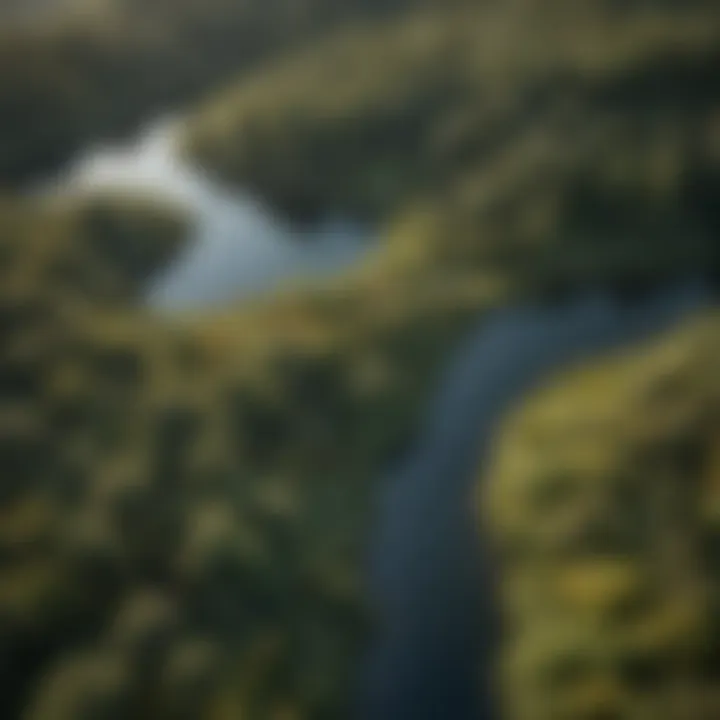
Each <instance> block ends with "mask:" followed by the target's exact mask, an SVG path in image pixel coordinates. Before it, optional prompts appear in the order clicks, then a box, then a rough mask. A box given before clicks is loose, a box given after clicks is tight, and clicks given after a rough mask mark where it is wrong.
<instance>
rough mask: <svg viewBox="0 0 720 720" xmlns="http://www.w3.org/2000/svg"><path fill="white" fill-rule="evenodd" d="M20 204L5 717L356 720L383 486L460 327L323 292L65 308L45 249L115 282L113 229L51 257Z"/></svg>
mask: <svg viewBox="0 0 720 720" xmlns="http://www.w3.org/2000/svg"><path fill="white" fill-rule="evenodd" d="M14 209H15V219H16V224H15V225H14V226H13V227H12V228H11V230H12V232H11V233H9V234H8V235H7V237H6V244H5V247H7V248H10V249H11V250H12V251H13V252H12V255H13V256H14V258H15V264H8V265H6V266H5V271H6V273H7V274H6V275H5V276H4V278H3V280H10V281H11V283H10V284H8V285H6V284H5V283H3V285H2V287H3V293H2V294H0V325H1V327H2V332H3V337H2V343H3V353H2V357H1V362H0V397H1V398H2V417H0V423H1V425H2V434H1V435H0V436H1V437H2V442H0V468H1V469H2V471H1V473H0V546H1V547H2V553H1V554H0V634H1V635H2V638H3V643H2V648H3V650H2V652H3V653H4V658H6V659H7V661H8V663H9V666H10V667H11V668H12V669H11V671H9V672H8V674H7V675H6V678H5V679H4V680H3V683H2V690H3V698H4V699H3V707H4V711H5V712H6V713H7V715H8V716H9V717H15V716H20V717H27V718H29V719H30V720H52V719H53V718H55V719H56V720H76V718H97V717H106V716H107V714H108V713H109V714H110V715H111V716H116V715H118V716H120V717H138V718H140V717H147V718H188V720H190V719H193V720H195V718H212V719H214V718H218V719H219V720H224V719H225V718H227V719H228V720H229V719H230V718H237V717H252V718H258V719H262V718H337V717H343V716H344V713H345V708H346V703H347V702H348V700H349V698H350V687H351V686H350V681H351V679H352V671H353V668H354V667H355V661H356V660H357V658H358V657H359V654H360V653H359V647H358V643H359V639H360V637H361V631H363V630H364V627H365V621H364V618H363V613H362V611H361V606H360V602H359V594H358V583H359V578H358V573H359V558H360V554H361V552H362V538H363V536H364V532H363V528H364V527H365V526H366V513H367V509H368V506H369V502H370V496H371V492H372V488H373V483H372V478H373V477H375V476H376V475H377V474H379V470H380V469H381V467H382V465H383V463H384V462H385V461H386V459H387V458H388V456H389V455H390V454H391V453H393V452H394V451H396V449H397V448H398V446H399V445H400V443H402V442H404V440H405V436H406V434H407V433H408V431H409V428H410V427H411V425H412V422H413V420H414V418H415V415H416V409H417V406H418V402H419V400H420V398H421V390H422V389H423V388H424V387H425V386H426V385H427V384H428V379H429V376H430V373H431V372H432V371H433V369H434V368H435V366H436V364H437V361H438V359H439V358H440V356H441V355H442V353H443V348H444V347H445V346H446V344H447V342H448V341H449V340H450V339H451V338H452V337H454V335H455V334H456V332H457V329H458V327H459V321H460V320H461V319H462V317H461V314H460V313H459V312H458V311H457V310H454V311H453V312H452V313H450V312H446V311H443V312H438V313H437V314H436V315H435V316H433V315H431V314H429V313H428V311H427V309H426V308H425V307H423V306H422V305H419V304H416V305H413V304H411V303H409V302H407V303H405V305H402V304H396V305H394V306H393V305H392V304H387V305H386V304H383V303H381V302H379V301H378V302H373V301H369V302H364V303H357V302H356V301H355V300H354V296H352V297H343V294H342V290H341V289H333V288H329V289H327V290H323V291H317V292H307V293H306V294H304V295H303V296H302V297H295V296H288V297H286V298H280V299H278V300H277V301H276V302H273V303H271V304H268V305H264V306H257V307H254V308H249V309H248V311H247V312H243V313H240V312H235V313H232V314H229V315H228V316H227V317H222V316H218V317H216V318H211V319H206V320H204V321H195V320H192V319H188V320H186V321H185V322H172V321H160V320H158V319H153V318H151V317H149V316H147V315H143V314H142V313H140V312H137V311H134V312H133V311H130V310H129V309H128V308H127V307H123V303H122V302H119V299H120V298H121V290H123V289H126V287H125V286H124V285H122V284H120V285H119V286H118V288H119V289H118V290H117V291H116V292H110V288H111V287H112V284H111V283H109V282H108V281H107V280H105V281H104V282H99V283H98V284H97V285H94V286H91V285H88V286H85V287H84V288H83V292H81V293H80V292H78V293H74V292H73V291H74V290H75V289H76V288H77V287H78V286H77V285H75V284H74V283H73V284H71V285H69V284H66V275H65V274H60V275H59V276H58V275H57V274H55V273H49V272H48V268H49V267H51V266H52V265H51V264H49V263H48V262H46V256H49V253H50V249H51V248H52V250H53V252H55V257H56V258H59V257H63V258H71V259H74V258H77V259H82V260H85V261H87V262H86V263H85V265H81V266H76V265H74V264H73V262H72V261H71V262H70V264H69V266H68V267H70V268H72V269H73V272H74V271H75V270H77V269H78V267H81V268H82V271H83V272H85V270H84V268H85V266H88V267H92V268H93V271H92V272H89V275H90V276H91V277H93V276H94V275H93V272H96V271H97V272H101V271H102V270H103V269H104V268H103V265H102V262H98V259H96V258H95V259H94V258H93V257H92V256H91V253H88V248H95V247H101V248H104V247H107V242H106V241H107V240H108V237H107V236H103V237H100V235H98V234H97V232H98V230H99V227H100V228H104V227H105V226H104V225H102V226H98V225H96V224H93V225H92V228H93V230H94V231H95V232H96V235H94V236H92V237H91V239H90V241H89V242H88V239H87V237H86V236H85V234H84V232H79V231H77V232H76V231H75V230H76V229H77V227H78V226H77V225H71V226H70V228H71V229H70V231H68V232H60V230H61V229H64V226H63V225H62V224H60V223H54V224H53V225H52V226H53V227H54V228H55V229H56V230H58V232H57V243H56V242H54V241H53V242H50V240H49V238H50V237H51V236H50V235H49V234H48V235H41V234H39V233H38V232H36V227H35V223H33V222H32V221H31V220H30V219H28V218H27V217H26V216H25V215H24V214H23V213H22V212H21V211H20V210H18V209H17V208H14ZM9 212H10V208H9V209H8V214H9ZM38 224H39V223H38ZM8 227H9V228H10V225H8ZM80 227H86V226H80ZM60 238H62V239H63V240H64V241H65V244H64V245H63V244H62V243H60ZM53 239H54V236H53ZM101 240H102V242H100V241H101ZM99 259H100V261H102V260H104V259H105V258H104V256H102V255H101V256H100V258H99ZM112 259H113V261H115V256H113V258H112ZM20 266H23V267H27V268H28V272H27V273H25V274H21V273H19V272H18V268H19V267H20ZM30 269H33V271H32V272H31V271H30ZM110 269H117V268H116V267H115V266H114V265H111V267H110ZM122 269H125V268H124V267H123V268H122ZM130 287H132V284H131V285H130ZM6 288H7V292H5V290H6ZM386 299H387V298H386ZM126 302H127V301H126ZM130 302H131V299H130ZM409 367H412V368H413V372H408V368H409ZM21 710H22V712H21Z"/></svg>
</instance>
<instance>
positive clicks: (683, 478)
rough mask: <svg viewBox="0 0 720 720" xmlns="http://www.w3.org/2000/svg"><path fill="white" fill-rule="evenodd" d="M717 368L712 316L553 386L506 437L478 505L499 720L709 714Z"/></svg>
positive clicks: (719, 678)
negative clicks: (500, 694)
mask: <svg viewBox="0 0 720 720" xmlns="http://www.w3.org/2000/svg"><path fill="white" fill-rule="evenodd" d="M719 357H720V322H719V319H718V317H717V316H716V315H713V316H710V317H707V318H703V319H699V320H697V321H696V322H694V323H692V324H690V325H689V326H688V327H686V328H683V329H682V330H681V331H679V332H675V333H673V334H671V335H670V336H669V337H667V338H665V339H664V340H663V341H662V342H660V343H657V342H655V343H654V344H652V345H648V346H646V347H644V348H642V349H641V350H637V351H632V352H629V353H625V354H624V355H620V356H618V357H614V358H611V359H609V360H607V361H605V362H602V363H599V364H596V365H595V366H594V367H590V368H587V369H582V370H580V371H576V372H573V373H571V374H570V376H569V377H565V378H562V379H560V380H559V381H555V382H553V383H552V385H551V386H550V387H546V388H545V389H543V390H542V391H541V392H539V393H537V394H535V395H534V396H533V397H532V398H531V399H530V400H529V402H528V403H527V404H526V405H525V407H524V408H523V409H522V411H520V412H519V413H517V414H516V415H515V416H513V417H511V419H510V420H509V422H508V423H507V426H506V427H505V430H504V432H503V435H502V442H501V445H500V447H499V450H498V456H497V459H496V466H495V468H494V469H493V470H491V471H490V472H489V474H488V477H487V478H485V479H484V480H483V481H482V482H483V484H484V487H485V488H486V491H484V492H483V493H482V494H481V496H482V500H481V504H482V505H483V507H484V510H483V513H482V514H483V517H484V519H485V522H486V524H488V525H489V526H490V528H491V533H490V534H491V535H492V536H493V539H494V543H495V548H496V551H497V555H498V558H499V560H500V563H501V577H502V581H501V584H502V589H503V594H502V599H503V608H504V609H505V616H506V626H507V628H508V633H507V637H508V640H507V642H506V646H505V649H504V658H503V663H502V680H503V686H504V690H505V710H506V714H505V717H507V718H509V719H512V720H566V719H567V720H586V719H590V718H600V717H602V718H606V717H607V718H622V719H623V720H636V719H637V720H640V719H642V720H645V718H657V720H685V719H686V718H693V720H712V719H713V718H716V717H718V715H719V714H720V694H719V693H718V686H719V685H720V675H719V673H720V664H718V659H719V658H720V656H719V655H718V650H719V648H720V634H719V630H720V626H718V618H720V605H718V601H719V600H720V555H718V549H719V548H720V545H718V538H720V535H719V534H718V533H719V530H720V524H719V523H718V520H719V518H720V515H718V507H720V506H719V505H718V498H719V497H720V496H719V495H718V491H719V488H720V486H719V485H718V467H719V466H718V449H719V448H720V436H719V435H718V428H719V426H718V418H719V417H720V380H719V378H718V374H717V363H718V358H719ZM485 483H487V485H485Z"/></svg>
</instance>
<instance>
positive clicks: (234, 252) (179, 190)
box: [41, 120, 371, 312]
mask: <svg viewBox="0 0 720 720" xmlns="http://www.w3.org/2000/svg"><path fill="white" fill-rule="evenodd" d="M179 130H180V128H179V124H178V122H177V121H175V120H162V121H158V122H156V123H154V124H152V125H150V126H148V128H146V129H145V130H144V131H143V132H142V133H141V134H140V135H139V136H138V137H137V138H135V139H133V140H130V141H129V142H127V143H125V144H118V145H99V146H97V147H94V148H89V149H88V150H87V151H86V152H85V153H83V154H81V155H80V156H79V157H78V158H77V159H76V160H75V162H74V163H72V165H71V166H70V167H69V168H68V169H67V170H66V171H65V172H63V173H62V175H61V176H60V177H58V178H56V179H55V180H54V181H53V182H52V183H51V184H50V185H49V186H48V185H46V186H44V187H43V188H42V189H41V192H48V191H49V192H52V193H63V194H71V195H72V194H78V193H80V194H82V193H86V192H97V191H108V190H110V191H114V192H120V193H126V194H133V195H138V194H140V195H145V196H148V197H157V198H159V199H161V200H164V201H171V202H174V203H177V204H178V206H179V207H182V208H184V209H185V210H189V211H190V215H191V218H192V230H191V232H192V237H191V238H190V241H189V242H188V243H187V246H186V249H185V250H184V251H183V252H181V253H180V255H179V257H177V258H176V260H175V261H174V262H172V263H171V264H170V265H169V266H168V267H167V268H166V269H165V270H164V271H163V272H162V273H161V274H160V275H159V276H158V277H156V278H154V280H153V282H152V283H151V284H150V287H149V288H148V293H147V297H146V302H147V305H148V307H149V308H150V309H153V310H158V311H163V312H179V311H186V310H192V311H206V310H213V309H215V308H218V307H223V306H227V305H229V304H230V303H232V302H234V301H239V300H243V299H248V298H250V297H254V296H257V295H261V294H268V293H271V292H272V291H274V290H278V289H280V288H282V287H284V286H289V285H299V284H303V283H307V282H310V281H313V280H315V279H317V278H318V277H322V276H324V275H331V274H335V273H337V272H339V271H341V270H342V269H344V268H346V267H349V266H352V265H354V264H355V263H356V262H357V260H358V258H359V257H362V256H363V255H364V254H365V253H366V252H367V251H368V249H369V248H370V246H371V243H370V242H369V239H370V233H369V232H368V230H367V229H366V228H363V227H361V226H360V225H359V224H357V223H353V222H351V221H349V220H347V219H343V218H327V219H325V220H324V221H323V222H321V223H318V224H316V225H315V226H313V227H312V228H306V229H298V228H297V227H293V226H292V225H291V224H290V223H289V222H285V221H283V220H281V219H280V218H277V217H274V216H273V214H272V213H271V212H270V211H269V210H268V209H267V208H266V207H265V206H263V204H262V203H260V202H259V201H257V200H255V199H254V198H253V197H252V196H250V195H249V194H248V193H245V192H239V191H237V190H234V189H230V188H226V187H223V186H222V185H221V184H219V183H217V182H214V181H212V180H211V179H209V178H208V177H206V176H205V175H204V174H203V173H202V172H201V171H200V170H199V169H197V168H194V167H192V166H191V165H190V164H189V163H187V162H186V161H184V160H183V159H182V158H181V157H180V154H179V153H178V150H177V142H178V135H179Z"/></svg>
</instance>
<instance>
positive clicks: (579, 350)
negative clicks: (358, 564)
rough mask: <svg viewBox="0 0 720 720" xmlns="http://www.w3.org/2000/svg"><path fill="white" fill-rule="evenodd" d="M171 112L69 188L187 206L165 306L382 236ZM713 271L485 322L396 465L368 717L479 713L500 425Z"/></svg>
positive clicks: (377, 594) (378, 575) (376, 558)
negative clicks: (185, 134)
mask: <svg viewBox="0 0 720 720" xmlns="http://www.w3.org/2000/svg"><path fill="white" fill-rule="evenodd" d="M175 138H176V131H175V126H174V124H173V123H172V122H169V123H168V122H164V123H158V124H156V125H154V126H153V127H151V128H150V129H149V130H148V131H147V132H145V133H144V134H143V135H142V136H141V137H140V138H139V139H138V140H137V141H135V142H132V143H130V144H128V145H126V146H122V147H104V148H97V149H95V150H91V151H90V152H88V153H87V154H86V155H85V156H84V157H81V158H80V159H79V160H78V161H77V162H76V163H75V165H74V166H73V167H72V168H70V170H69V171H68V172H67V173H66V174H65V175H64V176H63V178H61V189H62V191H63V192H83V191H86V190H97V189H98V188H114V189H117V190H120V191H131V192H134V193H137V192H145V193H156V194H158V196H161V197H163V198H167V199H171V200H175V201H178V202H180V203H181V204H182V205H184V206H185V207H187V208H189V209H190V210H191V211H192V213H193V215H194V219H195V224H194V231H193V232H194V236H193V238H192V241H191V242H190V243H188V247H187V249H186V250H185V251H184V253H182V254H181V256H180V257H178V258H177V260H176V262H175V263H173V264H172V265H171V266H170V267H168V268H167V270H166V271H165V272H164V273H163V274H162V275H161V276H160V277H158V278H156V279H155V281H154V282H153V284H152V286H151V287H150V288H149V292H148V295H147V303H148V305H149V307H150V308H152V309H156V310H161V311H172V312H174V311H178V310H202V309H211V308H214V307H218V306H221V305H225V304H228V303H230V302H232V301H236V300H240V299H243V298H247V297H250V296H253V295H256V294H258V293H268V292H271V291H273V290H276V289H278V288H279V287H281V286H283V285H284V284H288V283H290V282H293V283H298V282H305V281H308V280H309V279H311V278H316V277H318V276H322V275H327V274H331V273H335V272H338V271H340V270H341V269H343V268H345V267H348V266H350V265H352V264H353V263H356V262H357V261H358V260H359V259H360V258H361V257H362V256H363V254H364V253H365V252H366V249H367V247H368V242H367V239H368V232H367V231H366V230H365V229H363V228H360V227H357V226H355V225H353V224H352V223H348V222H342V221H340V220H333V219H329V220H328V221H327V222H325V223H323V224H321V225H319V226H317V227H315V228H313V230H312V231H308V232H305V233H300V232H299V231H297V230H296V229H294V228H292V227H291V226H290V225H289V224H287V223H284V222H283V221H281V220H280V219H278V218H275V217H273V216H272V215H271V214H270V213H269V212H268V210H267V209H266V208H264V207H263V206H262V205H261V204H260V203H258V202H256V201H255V200H253V199H252V198H251V197H249V196H248V195H246V194H242V193H240V194H238V193H235V192H231V191H229V190H227V189H225V188H223V187H221V186H219V185H218V184H216V183H213V182H211V181H210V180H209V179H208V178H206V177H204V176H203V175H202V174H201V173H200V172H199V171H197V170H195V169H193V168H191V167H189V166H188V165H187V164H186V163H184V162H182V161H181V160H180V159H179V158H178V155H177V151H176V140H175ZM708 297H709V293H708V291H707V289H706V288H705V287H704V286H703V284H702V283H699V282H687V283H683V284H679V285H678V286H676V287H670V288H667V289H665V290H664V291H662V292H658V293H657V294H656V295H654V296H649V297H647V298H645V299H644V300H642V301H638V302H637V303H634V304H632V305H627V304H625V305H622V304H620V303H618V302H616V301H615V300H614V299H613V298H612V297H610V296H607V295H602V294H596V295H591V294H586V295H582V296H579V297H577V298H575V299H574V300H572V301H570V302H567V303H565V304H563V305H556V306H547V307H518V308H509V309H504V310H499V311H497V312H496V313H495V314H494V315H493V316H492V317H490V318H487V317H485V318H484V319H483V320H482V322H481V323H480V324H479V325H478V326H477V327H476V328H474V329H473V330H472V331H471V332H470V333H469V334H468V337H467V339H466V341H465V342H464V343H463V344H462V346H461V347H460V348H458V349H457V351H456V352H455V353H454V355H453V357H452V358H450V361H449V363H448V365H447V368H446V370H445V372H444V375H443V377H442V379H441V381H440V384H439V387H438V388H437V391H436V393H435V396H434V398H433V399H431V401H430V404H429V407H428V409H427V412H426V417H425V422H424V426H423V428H422V431H421V432H420V434H419V436H418V437H417V439H416V442H415V446H414V448H413V449H412V450H411V451H410V452H409V453H408V455H407V456H406V457H405V458H404V459H402V460H401V461H400V462H399V463H398V465H397V466H396V467H395V468H393V469H392V470H391V471H390V472H389V476H388V477H387V478H386V482H385V484H384V487H386V488H387V492H386V493H385V494H384V496H383V497H382V498H380V499H379V501H378V519H377V525H376V527H375V528H374V529H373V530H372V543H371V544H372V548H371V552H370V555H369V558H368V568H367V588H368V594H369V596H370V600H371V602H372V604H373V605H374V606H375V608H376V612H377V616H378V617H379V620H380V625H379V628H378V633H377V637H376V640H375V641H374V643H373V645H372V647H371V648H370V651H369V653H368V656H367V658H366V659H365V662H364V666H363V675H362V678H361V681H360V685H361V689H360V693H359V694H360V697H359V700H358V702H357V707H358V717H359V720H478V718H484V717H485V718H487V717H490V716H491V714H492V709H491V702H490V699H489V698H490V693H489V692H488V691H483V689H482V688H481V687H479V684H478V681H477V678H478V677H480V676H481V675H482V672H481V668H482V667H483V666H485V667H487V666H488V665H489V663H488V661H487V656H488V653H489V652H490V651H491V646H492V637H493V629H492V616H493V613H492V602H491V599H490V592H489V590H488V588H489V587H491V578H490V572H489V564H488V563H486V562H485V561H484V558H482V556H481V552H480V544H479V542H478V541H477V527H476V523H475V519H474V517H473V510H472V502H471V494H472V492H473V485H474V479H475V478H476V477H477V475H478V470H479V468H480V467H481V466H482V464H483V462H484V461H485V460H486V458H487V456H488V454H489V453H490V452H491V448H492V439H493V433H494V430H495V428H496V427H497V426H498V423H499V421H500V420H501V419H502V417H503V416H504V414H505V413H506V412H507V411H508V410H509V409H510V408H511V407H512V406H513V405H514V404H515V403H517V402H518V401H519V399H520V398H522V396H523V394H524V393H526V392H527V391H528V390H529V389H530V388H532V387H533V386H535V385H537V384H538V383H540V382H541V381H542V380H543V379H545V378H547V377H548V376H549V375H551V374H553V373H554V372H556V371H557V370H559V369H560V368H562V367H564V366H567V365H569V364H572V363H575V362H578V361H580V360H582V359H584V358H589V357H591V356H593V355H595V354H597V353H600V352H603V351H606V350H608V349H611V348H614V347H618V346H622V345H624V344H627V343H631V342H635V341H638V340H640V339H642V338H645V337H647V336H649V335H651V334H652V333H656V332H658V331H660V330H662V329H665V328H668V327H670V326H671V325H672V324H673V323H674V322H676V321H679V320H680V319H681V318H682V316H683V315H684V314H685V313H687V312H689V311H691V310H693V309H696V308H698V307H700V306H702V305H703V304H705V303H707V302H708Z"/></svg>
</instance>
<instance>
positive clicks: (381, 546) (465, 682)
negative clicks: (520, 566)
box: [359, 282, 710, 720]
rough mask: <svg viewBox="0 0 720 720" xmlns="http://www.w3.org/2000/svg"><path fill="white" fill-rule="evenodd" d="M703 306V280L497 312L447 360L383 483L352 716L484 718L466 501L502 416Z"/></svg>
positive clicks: (488, 703) (481, 619)
mask: <svg viewBox="0 0 720 720" xmlns="http://www.w3.org/2000/svg"><path fill="white" fill-rule="evenodd" d="M709 301H710V291H709V289H707V288H706V287H705V285H704V284H703V283H699V282H687V283H684V284H680V285H678V286H676V287H670V288H667V289H665V290H664V291H662V292H658V293H657V294H656V295H654V296H649V297H647V298H646V299H644V300H643V301H639V302H638V303H636V304H634V305H632V306H628V305H620V304H618V303H617V302H616V301H615V300H614V299H613V298H612V297H611V296H609V295H601V294H600V295H582V296H579V297H577V298H576V299H574V300H573V301H571V302H568V303H566V304H564V305H560V306H555V307H539V306H530V307H520V308H509V309H504V310H499V311H497V312H495V313H494V315H493V316H492V317H490V318H484V319H483V320H482V321H481V322H480V324H479V325H478V326H477V327H476V328H475V329H473V330H472V331H471V332H470V333H469V335H468V337H467V339H466V341H465V342H464V343H463V345H462V346H461V347H460V348H459V349H458V350H457V351H456V352H455V354H454V357H452V358H451V359H450V362H449V363H448V365H447V367H446V369H445V372H444V375H443V377H442V378H441V381H440V384H439V388H438V390H437V392H436V394H435V397H434V398H433V399H432V401H431V403H430V406H429V408H428V409H427V412H426V415H425V422H424V426H423V428H422V431H421V432H420V434H419V437H418V438H417V440H416V443H415V446H414V448H413V449H412V450H411V451H410V452H409V453H408V455H407V457H406V458H404V459H403V460H402V461H401V462H400V463H399V464H398V466H397V467H395V468H393V469H392V470H391V472H390V473H389V475H388V477H387V478H386V479H385V482H384V483H383V484H381V487H385V488H387V491H386V493H385V495H384V497H382V498H381V499H380V502H379V508H378V521H377V525H376V527H375V528H374V530H373V535H372V538H373V541H372V549H371V553H370V558H369V562H368V571H367V576H368V586H369V593H370V599H371V602H372V604H373V605H374V609H375V613H376V615H377V617H378V618H379V627H378V629H377V637H376V641H375V643H374V645H373V647H372V648H371V649H370V652H369V655H368V658H367V659H366V667H365V676H364V678H363V686H362V690H361V701H360V707H361V709H360V714H359V717H360V718H361V720H481V719H485V718H491V717H496V714H495V713H494V712H493V701H492V687H491V686H492V682H491V678H490V676H489V673H488V670H489V668H490V665H491V658H492V655H493V645H494V642H495V635H496V628H495V613H494V608H493V601H492V587H493V580H492V572H491V565H490V564H489V563H488V562H487V558H485V557H484V556H483V553H482V548H481V543H480V541H479V533H478V530H479V528H478V522H477V512H476V509H475V508H474V505H473V500H474V495H475V493H476V490H477V480H478V478H479V476H480V472H481V470H482V468H483V466H484V465H486V461H487V459H488V457H489V456H490V455H491V454H492V447H493V437H494V434H495V432H496V431H497V428H498V426H499V424H500V423H501V421H502V419H503V417H504V416H505V414H506V413H507V412H508V411H509V410H510V409H512V408H513V406H515V405H517V404H518V403H519V402H521V401H522V399H523V397H524V396H525V395H526V393H527V392H528V391H529V390H531V389H532V388H533V387H535V386H536V385H538V384H540V383H542V382H543V380H546V379H547V378H548V377H550V376H552V375H553V374H555V373H556V372H558V371H560V370H561V369H563V368H565V367H567V366H568V365H572V364H573V363H577V362H579V361H582V360H586V359H588V358H591V357H593V356H596V355H597V354H598V353H601V352H604V351H608V350H610V349H611V348H617V347H620V346H625V345H628V344H630V343H635V342H638V341H640V340H642V339H645V338H647V337H649V336H651V335H652V334H654V333H658V332H660V331H662V330H665V329H668V328H669V327H671V326H672V325H673V324H674V323H676V322H678V321H680V320H681V319H682V318H683V317H684V316H685V315H686V314H688V313H689V312H692V311H696V310H697V309H698V308H700V307H702V306H703V305H705V304H707V303H708V302H709Z"/></svg>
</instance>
